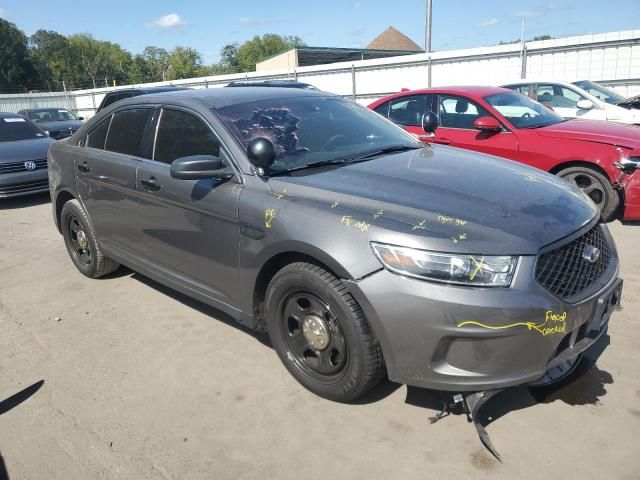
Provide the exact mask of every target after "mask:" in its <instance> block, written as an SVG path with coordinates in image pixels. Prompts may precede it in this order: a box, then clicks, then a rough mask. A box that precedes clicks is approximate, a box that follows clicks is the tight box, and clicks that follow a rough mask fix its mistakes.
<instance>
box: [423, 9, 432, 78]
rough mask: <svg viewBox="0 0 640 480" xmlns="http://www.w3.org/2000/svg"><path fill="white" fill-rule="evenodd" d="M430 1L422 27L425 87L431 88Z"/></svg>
mask: <svg viewBox="0 0 640 480" xmlns="http://www.w3.org/2000/svg"><path fill="white" fill-rule="evenodd" d="M431 3H432V0H427V18H426V23H425V27H424V51H425V53H426V54H427V55H428V62H429V63H428V65H427V86H428V87H429V88H431V13H432V7H433V5H432V4H431Z"/></svg>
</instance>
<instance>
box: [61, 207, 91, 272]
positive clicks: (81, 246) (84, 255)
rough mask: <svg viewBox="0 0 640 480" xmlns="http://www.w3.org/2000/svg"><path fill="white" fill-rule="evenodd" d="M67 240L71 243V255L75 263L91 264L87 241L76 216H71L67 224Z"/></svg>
mask: <svg viewBox="0 0 640 480" xmlns="http://www.w3.org/2000/svg"><path fill="white" fill-rule="evenodd" d="M67 228H68V230H69V239H70V241H71V247H72V248H71V254H72V255H73V257H74V259H75V261H76V262H79V263H81V264H83V265H90V264H91V249H90V248H89V239H88V237H87V233H86V232H85V231H84V228H83V226H82V224H81V223H80V220H78V217H77V216H76V215H71V216H70V217H69V221H68V224H67Z"/></svg>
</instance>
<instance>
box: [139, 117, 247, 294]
mask: <svg viewBox="0 0 640 480" xmlns="http://www.w3.org/2000/svg"><path fill="white" fill-rule="evenodd" d="M156 123H157V124H156V127H155V142H152V144H153V146H152V149H151V155H150V158H149V159H143V160H142V161H141V162H140V164H139V167H138V170H137V185H136V188H137V191H138V195H139V198H138V203H137V205H136V218H137V223H138V225H137V229H138V238H137V240H136V243H138V244H140V245H143V246H144V251H142V252H140V253H139V255H140V257H141V258H143V259H144V263H145V264H146V266H148V267H150V268H152V269H154V270H155V271H156V272H157V273H159V274H161V275H163V276H167V277H170V278H172V279H173V280H174V281H178V282H180V283H181V284H183V285H184V284H186V285H188V286H189V287H190V288H193V289H196V290H197V291H199V292H200V293H203V294H205V295H207V296H208V297H210V298H214V299H216V300H219V301H222V302H224V303H226V304H231V305H234V304H237V301H236V300H237V297H238V291H239V271H238V242H239V237H240V229H239V225H238V203H239V197H240V192H241V191H242V179H241V177H240V176H239V170H234V171H235V174H236V175H235V177H234V178H232V179H231V180H227V181H223V180H216V179H207V180H177V179H175V178H173V177H171V175H170V167H171V163H172V162H173V161H174V160H175V159H177V158H181V157H186V156H191V155H214V156H220V157H221V158H222V159H223V161H224V162H225V163H226V164H227V165H228V167H229V168H233V166H232V163H233V162H232V160H231V157H230V154H229V153H228V150H227V149H226V148H225V147H224V145H222V144H221V142H220V140H219V138H218V136H217V135H216V134H215V132H214V130H213V129H212V128H211V126H210V125H209V123H208V122H207V121H206V120H205V119H204V118H203V117H201V116H200V115H199V114H197V113H196V112H193V111H191V110H187V109H184V108H179V107H171V106H166V107H164V108H162V109H161V111H160V113H159V115H158V120H157V122H156Z"/></svg>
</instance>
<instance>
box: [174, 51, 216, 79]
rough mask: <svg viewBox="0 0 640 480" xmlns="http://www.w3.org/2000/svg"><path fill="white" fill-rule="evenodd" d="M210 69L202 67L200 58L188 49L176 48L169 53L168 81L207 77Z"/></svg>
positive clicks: (196, 52)
mask: <svg viewBox="0 0 640 480" xmlns="http://www.w3.org/2000/svg"><path fill="white" fill-rule="evenodd" d="M209 73H210V69H208V68H207V67H205V66H203V64H202V56H201V55H200V54H199V53H198V51H197V50H195V49H193V48H190V47H176V48H174V49H173V50H171V52H170V53H169V68H168V79H169V80H176V79H179V78H191V77H198V76H203V75H207V74H209Z"/></svg>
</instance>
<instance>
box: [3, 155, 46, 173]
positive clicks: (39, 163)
mask: <svg viewBox="0 0 640 480" xmlns="http://www.w3.org/2000/svg"><path fill="white" fill-rule="evenodd" d="M33 161H34V162H35V163H36V168H35V169H36V170H38V169H40V168H47V159H46V158H43V159H40V160H33ZM25 162H27V160H25V161H23V162H10V163H0V174H2V173H15V172H31V171H32V170H28V169H27V167H25V166H24V164H25Z"/></svg>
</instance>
